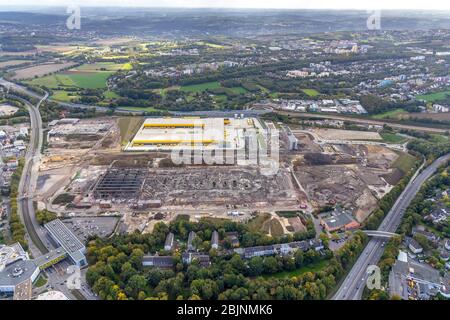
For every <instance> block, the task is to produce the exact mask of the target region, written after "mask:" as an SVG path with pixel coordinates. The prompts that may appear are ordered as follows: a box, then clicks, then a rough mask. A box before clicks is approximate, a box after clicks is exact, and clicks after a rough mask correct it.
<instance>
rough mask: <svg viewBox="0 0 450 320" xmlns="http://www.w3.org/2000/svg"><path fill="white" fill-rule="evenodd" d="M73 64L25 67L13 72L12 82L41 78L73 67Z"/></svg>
mask: <svg viewBox="0 0 450 320" xmlns="http://www.w3.org/2000/svg"><path fill="white" fill-rule="evenodd" d="M73 65H74V63H73V62H65V63H49V64H41V65H37V66H32V67H27V68H23V69H19V70H15V71H14V72H15V75H14V76H13V77H12V79H14V80H24V79H31V78H35V77H41V76H44V75H46V74H50V73H54V72H58V71H59V70H62V69H66V68H69V67H71V66H73Z"/></svg>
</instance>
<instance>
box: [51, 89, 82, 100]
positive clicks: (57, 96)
mask: <svg viewBox="0 0 450 320" xmlns="http://www.w3.org/2000/svg"><path fill="white" fill-rule="evenodd" d="M70 94H72V95H70ZM78 97H79V96H78V95H77V93H76V92H70V91H59V90H55V91H53V94H52V96H51V98H52V99H54V100H58V101H62V102H70V101H72V99H76V98H78Z"/></svg>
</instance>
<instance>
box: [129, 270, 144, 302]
mask: <svg viewBox="0 0 450 320" xmlns="http://www.w3.org/2000/svg"><path fill="white" fill-rule="evenodd" d="M146 286H147V281H146V280H145V277H144V276H141V275H139V274H135V275H134V276H132V277H131V278H130V280H128V283H127V285H126V287H125V293H126V294H127V295H129V296H132V297H134V298H138V294H139V292H140V291H144V290H145V288H146Z"/></svg>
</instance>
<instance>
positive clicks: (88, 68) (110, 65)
mask: <svg viewBox="0 0 450 320" xmlns="http://www.w3.org/2000/svg"><path fill="white" fill-rule="evenodd" d="M131 69H133V66H132V64H131V63H114V62H96V63H89V64H83V65H81V66H79V67H76V68H73V69H71V71H84V72H96V71H119V70H131Z"/></svg>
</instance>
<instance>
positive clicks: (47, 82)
mask: <svg viewBox="0 0 450 320" xmlns="http://www.w3.org/2000/svg"><path fill="white" fill-rule="evenodd" d="M130 69H132V65H131V64H130V63H113V62H97V63H87V64H83V65H81V66H79V67H75V68H72V69H70V70H69V71H64V72H61V73H55V74H52V75H48V76H45V77H41V78H37V79H32V80H29V81H27V82H28V83H30V84H32V85H38V86H45V87H47V88H50V89H55V88H58V87H76V88H81V89H103V88H106V80H107V79H108V77H109V76H111V75H112V74H113V73H115V72H116V71H118V70H130Z"/></svg>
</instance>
